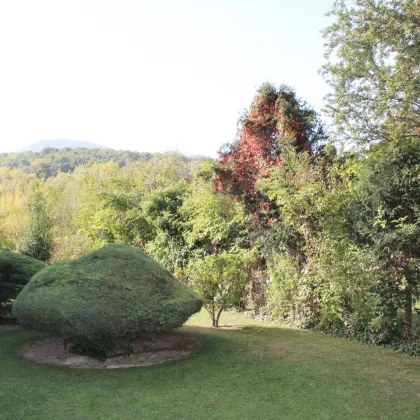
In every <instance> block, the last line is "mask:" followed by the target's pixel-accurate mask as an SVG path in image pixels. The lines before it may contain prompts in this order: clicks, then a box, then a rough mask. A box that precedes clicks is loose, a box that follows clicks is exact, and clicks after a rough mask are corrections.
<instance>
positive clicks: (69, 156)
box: [0, 147, 189, 179]
mask: <svg viewBox="0 0 420 420" xmlns="http://www.w3.org/2000/svg"><path fill="white" fill-rule="evenodd" d="M152 156H153V154H152V153H140V152H133V151H129V150H112V149H99V148H98V149H87V148H81V147H78V148H75V149H71V148H70V147H66V148H63V149H57V148H53V147H48V148H45V149H43V150H42V151H41V152H20V153H0V167H6V168H9V169H19V170H21V171H23V172H25V173H28V174H29V173H34V174H36V175H37V177H43V178H44V179H47V178H50V177H51V176H56V175H57V174H58V173H60V172H64V173H71V172H73V171H74V170H75V169H76V168H77V167H79V166H88V167H89V166H92V165H93V164H95V163H104V162H114V163H116V164H117V165H118V166H119V167H120V168H122V167H125V166H129V165H130V164H132V163H134V162H139V161H140V162H145V161H148V160H150V159H151V158H152ZM185 159H186V160H189V159H188V158H185Z"/></svg>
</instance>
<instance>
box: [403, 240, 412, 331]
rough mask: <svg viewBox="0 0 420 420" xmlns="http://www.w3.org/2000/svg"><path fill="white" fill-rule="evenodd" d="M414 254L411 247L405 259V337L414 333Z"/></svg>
mask: <svg viewBox="0 0 420 420" xmlns="http://www.w3.org/2000/svg"><path fill="white" fill-rule="evenodd" d="M411 256H412V250H411V247H409V248H408V249H407V252H406V261H405V270H404V271H405V278H406V281H407V287H406V290H405V317H404V318H405V319H404V337H405V338H411V337H412V335H413V285H412V281H411V273H410V268H409V264H410V260H411Z"/></svg>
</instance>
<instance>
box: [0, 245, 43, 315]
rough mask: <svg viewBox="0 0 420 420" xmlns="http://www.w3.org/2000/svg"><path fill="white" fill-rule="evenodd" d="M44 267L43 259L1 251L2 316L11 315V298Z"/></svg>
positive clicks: (0, 298)
mask: <svg viewBox="0 0 420 420" xmlns="http://www.w3.org/2000/svg"><path fill="white" fill-rule="evenodd" d="M44 267H45V264H44V263H43V262H42V261H38V260H36V259H34V258H31V257H28V256H26V255H22V254H16V253H13V252H9V251H0V316H7V317H9V316H10V312H11V303H9V302H10V300H11V299H15V298H16V296H17V295H18V294H19V292H20V291H21V290H22V287H23V286H24V285H25V284H27V283H28V282H29V280H30V279H31V277H32V276H33V275H34V274H35V273H37V272H38V271H40V270H42V269H43V268H44Z"/></svg>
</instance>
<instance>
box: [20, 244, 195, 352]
mask: <svg viewBox="0 0 420 420" xmlns="http://www.w3.org/2000/svg"><path fill="white" fill-rule="evenodd" d="M200 308H201V300H200V298H199V297H198V295H197V294H196V293H195V292H194V291H193V290H191V289H190V288H189V287H187V286H186V285H184V284H182V283H181V282H179V281H178V280H177V279H176V278H175V277H173V276H172V274H171V273H170V272H169V271H167V270H166V269H164V268H163V267H162V266H161V265H160V264H158V263H157V262H156V261H154V260H153V259H152V258H150V257H149V256H147V255H146V254H144V253H143V252H141V251H140V250H139V249H136V248H134V247H131V246H128V245H107V246H105V247H104V248H101V249H99V250H97V251H95V252H92V253H91V254H88V255H85V256H83V257H80V258H77V259H75V260H71V261H62V262H59V263H56V264H54V265H52V266H49V267H47V268H46V269H44V270H42V271H41V272H40V273H38V274H37V275H36V276H34V278H33V279H32V280H31V282H30V283H29V284H28V286H27V287H26V288H25V290H24V291H23V292H22V294H21V295H19V298H18V299H17V300H16V303H15V306H14V309H13V310H14V314H15V315H16V317H17V319H18V322H19V323H21V324H22V325H24V326H27V327H30V328H34V329H37V330H42V331H47V332H51V333H54V334H58V335H62V336H64V337H65V338H67V339H68V340H69V341H70V342H71V343H73V344H74V345H75V348H76V349H79V350H81V351H83V352H93V353H96V354H100V355H106V354H109V353H110V351H111V350H112V348H113V345H112V338H113V337H121V338H124V339H131V338H135V337H139V336H141V335H144V334H154V333H162V332H165V331H168V330H172V329H174V328H178V327H180V326H181V325H182V324H183V323H184V322H185V321H186V320H187V319H188V318H189V317H190V316H191V315H192V314H193V313H195V312H197V311H198V310H200Z"/></svg>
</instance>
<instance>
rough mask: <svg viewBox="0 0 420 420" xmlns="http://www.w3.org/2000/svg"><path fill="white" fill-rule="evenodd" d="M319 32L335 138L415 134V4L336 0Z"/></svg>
mask: <svg viewBox="0 0 420 420" xmlns="http://www.w3.org/2000/svg"><path fill="white" fill-rule="evenodd" d="M329 15H330V17H332V18H334V22H333V23H332V24H331V25H330V26H329V27H328V28H326V29H325V30H324V38H325V41H326V47H327V52H326V58H327V59H328V62H327V64H325V66H324V67H323V69H322V72H323V74H324V76H325V78H326V80H327V82H328V83H329V85H330V86H331V88H332V93H331V94H330V95H328V105H327V111H328V112H329V114H330V116H331V117H332V118H333V119H334V122H335V126H336V128H337V134H338V138H341V139H342V140H351V141H356V142H359V143H361V144H366V143H370V142H377V141H395V140H397V141H401V140H402V139H405V138H412V137H417V138H418V137H420V4H419V2H418V1H417V0H355V1H352V2H348V1H344V0H337V1H335V3H334V5H333V7H332V10H331V11H330V13H329Z"/></svg>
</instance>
